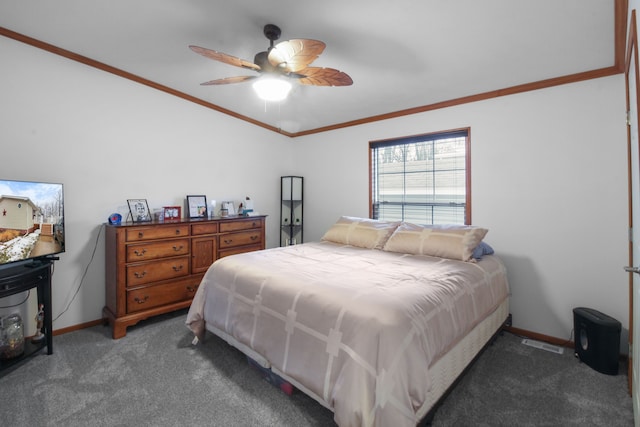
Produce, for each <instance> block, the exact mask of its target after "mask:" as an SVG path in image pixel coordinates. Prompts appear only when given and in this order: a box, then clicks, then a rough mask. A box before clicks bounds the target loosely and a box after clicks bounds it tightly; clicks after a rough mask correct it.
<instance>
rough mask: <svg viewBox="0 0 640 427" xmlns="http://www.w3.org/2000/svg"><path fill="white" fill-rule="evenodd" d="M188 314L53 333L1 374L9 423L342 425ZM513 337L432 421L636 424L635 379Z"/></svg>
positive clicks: (496, 347) (487, 356)
mask: <svg viewBox="0 0 640 427" xmlns="http://www.w3.org/2000/svg"><path fill="white" fill-rule="evenodd" d="M185 316H186V312H184V311H183V312H180V313H177V314H173V315H165V316H160V317H159V318H156V319H153V320H148V321H145V322H141V323H140V324H139V325H137V326H135V327H132V328H129V330H128V334H127V336H126V337H124V338H122V339H120V340H112V339H111V338H110V330H109V329H108V328H106V327H103V326H97V327H93V328H88V329H84V330H81V331H76V332H72V333H68V334H65V335H61V336H57V337H54V354H53V355H51V356H47V355H46V354H45V353H44V352H43V353H42V354H41V355H38V356H36V357H33V358H31V359H30V360H28V361H27V362H26V363H25V364H23V365H21V366H20V367H19V368H17V369H16V370H14V371H11V372H10V373H8V374H6V375H4V376H2V377H0V399H1V400H2V402H1V404H0V424H1V425H3V426H11V427H13V426H63V425H64V426H83V427H84V426H186V425H191V426H296V427H301V426H335V424H334V422H333V420H332V418H333V416H332V413H331V412H330V411H328V410H327V409H325V408H324V407H322V406H321V405H319V404H318V403H317V402H315V401H314V400H312V399H310V398H308V397H306V396H305V395H304V394H302V393H301V392H299V391H294V393H293V395H292V396H287V395H286V394H284V393H283V392H281V391H280V390H279V389H278V388H276V387H274V386H272V385H271V384H269V383H268V382H267V381H265V380H264V379H262V376H261V374H260V373H259V372H258V371H257V370H256V369H255V368H252V367H250V366H249V365H248V364H247V361H246V358H245V357H244V356H242V355H241V354H240V353H239V352H237V351H236V350H235V349H233V348H231V347H230V346H228V345H227V344H225V343H224V342H222V341H221V340H219V339H217V338H216V337H214V336H210V335H208V337H207V340H206V341H205V342H204V343H200V344H199V345H198V346H195V347H194V346H192V345H191V339H192V335H191V333H190V332H189V331H188V330H187V329H186V327H185V326H184V319H185ZM520 341H521V339H520V338H518V337H515V336H513V335H511V334H508V333H505V334H503V335H502V336H500V337H499V338H498V339H497V341H496V342H495V343H494V344H493V345H491V346H490V347H488V348H487V350H486V351H485V352H484V353H483V355H482V357H481V358H480V359H479V360H478V361H477V363H476V364H475V365H474V366H473V368H472V369H471V370H470V371H469V372H468V373H467V374H466V375H465V376H464V377H463V378H462V380H461V381H460V383H459V384H458V385H457V386H456V388H455V389H454V390H453V392H452V393H451V394H450V395H449V397H448V398H447V399H446V400H445V402H444V403H443V405H442V406H441V407H440V408H439V410H438V411H437V412H436V415H435V418H434V420H433V425H434V426H449V425H451V426H453V425H455V426H501V425H504V426H513V425H521V426H525V425H531V426H541V425H548V426H558V425H581V426H585V425H593V426H599V425H603V426H604V425H607V426H632V425H633V411H632V405H631V398H630V397H629V395H628V394H627V392H626V379H627V377H626V374H621V375H618V376H608V375H603V374H600V373H598V372H596V371H594V370H592V369H591V368H589V367H588V366H586V365H584V364H581V363H579V362H578V361H577V360H576V359H575V358H574V357H573V355H572V354H569V353H570V352H569V351H566V352H565V355H563V356H559V355H556V354H553V353H549V352H546V351H544V350H538V349H535V348H531V347H526V346H524V345H522V344H520Z"/></svg>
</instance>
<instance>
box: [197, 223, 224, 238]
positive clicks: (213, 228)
mask: <svg viewBox="0 0 640 427" xmlns="http://www.w3.org/2000/svg"><path fill="white" fill-rule="evenodd" d="M217 232H218V223H216V222H207V223H204V224H193V225H192V226H191V235H192V236H201V235H203V234H215V233H217Z"/></svg>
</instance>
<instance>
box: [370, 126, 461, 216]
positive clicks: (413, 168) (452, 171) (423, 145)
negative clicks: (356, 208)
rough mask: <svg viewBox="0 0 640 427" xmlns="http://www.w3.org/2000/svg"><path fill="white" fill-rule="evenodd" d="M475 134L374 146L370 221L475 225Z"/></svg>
mask: <svg viewBox="0 0 640 427" xmlns="http://www.w3.org/2000/svg"><path fill="white" fill-rule="evenodd" d="M469 151H470V150H469V129H460V130H454V131H448V132H440V133H435V134H426V135H417V136H410V137H405V138H398V139H391V140H384V141H372V142H370V143H369V155H370V157H369V161H370V167H369V174H370V176H371V195H370V201H371V203H370V209H371V212H370V216H371V218H374V219H382V220H387V221H407V222H412V223H415V224H471V204H470V200H471V179H470V170H471V169H470V159H469V157H470V155H469Z"/></svg>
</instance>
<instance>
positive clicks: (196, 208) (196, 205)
mask: <svg viewBox="0 0 640 427" xmlns="http://www.w3.org/2000/svg"><path fill="white" fill-rule="evenodd" d="M187 208H188V209H189V218H206V217H207V197H206V196H187Z"/></svg>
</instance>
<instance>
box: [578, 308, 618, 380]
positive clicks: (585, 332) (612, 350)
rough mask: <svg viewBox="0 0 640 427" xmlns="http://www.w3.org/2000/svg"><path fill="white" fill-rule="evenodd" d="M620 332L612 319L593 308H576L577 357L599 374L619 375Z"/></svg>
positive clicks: (616, 322) (615, 321)
mask: <svg viewBox="0 0 640 427" xmlns="http://www.w3.org/2000/svg"><path fill="white" fill-rule="evenodd" d="M621 329H622V325H621V324H620V322H618V321H617V320H616V319H614V318H613V317H610V316H607V315H606V314H604V313H600V312H599V311H597V310H594V309H592V308H584V307H578V308H574V309H573V330H574V331H575V338H574V341H575V355H576V357H577V358H579V359H580V360H581V361H582V362H584V363H586V364H587V365H589V366H590V367H592V368H593V369H595V370H596V371H598V372H601V373H603V374H607V375H618V367H619V357H620V330H621Z"/></svg>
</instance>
